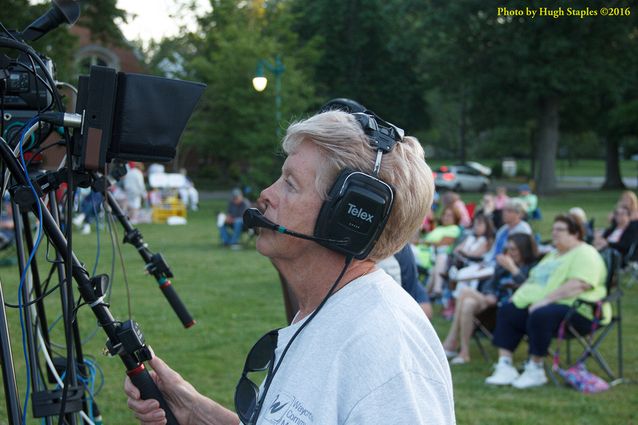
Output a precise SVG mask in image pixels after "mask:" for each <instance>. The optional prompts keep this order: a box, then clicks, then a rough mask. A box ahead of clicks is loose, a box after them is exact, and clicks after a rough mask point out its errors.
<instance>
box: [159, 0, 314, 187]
mask: <svg viewBox="0 0 638 425" xmlns="http://www.w3.org/2000/svg"><path fill="white" fill-rule="evenodd" d="M212 5H213V10H212V12H211V13H210V14H208V15H206V16H203V17H201V18H200V20H199V28H198V30H197V31H196V32H194V33H190V34H186V35H184V36H183V37H180V38H176V39H171V40H165V41H164V42H163V43H162V44H161V45H160V46H155V49H156V52H155V54H154V55H153V59H152V63H153V64H154V65H155V66H160V65H161V67H163V68H164V69H165V70H166V69H167V68H170V69H171V70H172V72H173V73H174V74H175V75H176V76H180V77H182V78H187V79H192V80H196V81H202V82H204V83H206V84H207V85H208V88H207V90H206V92H205V94H204V97H203V99H202V101H201V102H200V105H199V107H198V110H197V111H196V113H195V114H194V116H193V118H192V119H191V122H190V124H189V126H188V129H187V131H186V132H185V134H184V137H183V140H182V146H181V149H182V151H183V152H182V160H184V159H185V157H186V156H187V154H188V151H190V152H197V156H198V158H199V164H198V169H197V170H196V172H197V174H199V176H200V177H202V175H204V174H205V175H206V177H209V178H211V177H212V178H213V179H214V180H216V181H217V183H221V184H225V185H230V184H237V183H241V184H246V185H250V186H255V185H256V186H263V185H264V184H266V183H267V182H268V183H269V182H271V181H272V179H273V176H274V175H277V174H278V173H279V171H280V170H279V168H280V165H279V164H278V163H277V162H278V160H277V159H273V158H274V155H273V154H275V153H276V152H277V151H278V149H279V140H277V138H276V131H275V130H276V126H280V127H281V128H285V127H286V126H287V122H289V121H291V120H293V119H295V118H298V117H299V115H300V114H301V113H303V111H306V110H308V108H309V106H310V105H311V104H313V103H314V102H315V100H314V91H313V85H312V84H310V83H309V80H310V79H309V78H307V77H306V76H305V75H304V73H303V71H302V70H301V68H302V67H301V66H299V65H298V61H299V60H303V56H302V57H299V56H298V55H295V54H294V52H293V51H291V50H290V49H289V47H288V46H287V44H286V43H287V42H286V40H287V39H288V38H290V37H293V36H292V35H291V34H288V33H287V30H286V28H285V27H279V28H277V31H273V22H274V21H278V22H281V21H283V20H285V18H284V17H283V16H282V15H285V10H279V9H278V7H279V6H278V5H277V4H276V3H275V4H273V5H268V7H271V8H272V7H276V8H277V9H276V10H269V9H266V4H264V3H262V2H254V3H242V4H238V3H237V2H235V1H231V0H215V1H213V2H212ZM274 34H277V35H274ZM280 35H282V36H281V37H280ZM282 39H283V41H280V40H282ZM175 52H179V54H177V53H175ZM277 54H280V55H281V57H282V60H283V62H284V65H285V72H284V74H283V75H282V81H283V84H282V97H283V99H284V101H283V102H282V111H281V112H282V118H283V122H280V123H275V113H274V104H275V100H274V90H273V85H272V75H268V76H269V77H271V78H270V80H271V84H270V85H269V86H268V88H267V89H266V90H265V91H264V92H262V93H257V92H256V91H255V90H254V89H253V88H252V85H251V80H252V78H253V76H254V75H255V71H256V67H257V62H258V60H260V59H267V60H270V61H272V60H273V59H274V57H275V55H277Z"/></svg>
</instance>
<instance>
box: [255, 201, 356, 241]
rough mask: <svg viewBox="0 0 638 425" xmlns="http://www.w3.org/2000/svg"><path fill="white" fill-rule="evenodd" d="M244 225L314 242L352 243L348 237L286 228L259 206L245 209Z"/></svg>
mask: <svg viewBox="0 0 638 425" xmlns="http://www.w3.org/2000/svg"><path fill="white" fill-rule="evenodd" d="M244 225H245V226H246V227H250V228H251V229H255V228H257V227H263V228H264V229H270V230H273V231H275V232H278V233H283V234H284V235H289V236H293V237H295V238H300V239H306V240H309V241H314V242H324V243H325V242H327V243H331V244H335V245H347V244H348V243H350V240H349V239H348V238H345V239H326V238H318V237H315V236H310V235H304V234H303V233H297V232H293V231H292V230H288V229H286V228H285V227H284V226H281V225H279V224H277V223H273V222H272V221H270V220H268V219H267V218H266V217H264V215H263V214H262V213H261V211H259V210H258V209H257V208H248V209H247V210H246V211H244Z"/></svg>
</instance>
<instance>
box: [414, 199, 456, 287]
mask: <svg viewBox="0 0 638 425" xmlns="http://www.w3.org/2000/svg"><path fill="white" fill-rule="evenodd" d="M460 220H461V216H460V214H459V211H458V210H457V209H456V208H454V207H452V206H448V207H444V208H443V211H441V219H440V224H439V225H438V226H437V227H435V228H434V230H432V231H431V232H430V233H428V234H427V235H425V239H424V240H423V244H424V245H425V246H426V248H429V252H430V254H429V255H430V259H434V261H432V260H430V261H431V267H432V269H433V272H432V273H430V279H429V281H428V285H427V290H428V292H430V293H431V294H432V295H433V296H439V295H441V292H442V285H443V281H442V277H441V276H440V272H442V271H444V270H445V269H446V268H447V267H446V266H447V261H448V254H450V253H451V252H452V247H453V245H454V242H456V240H457V239H458V238H459V236H461V227H460V226H459V223H460Z"/></svg>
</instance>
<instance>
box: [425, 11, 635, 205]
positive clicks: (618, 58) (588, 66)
mask: <svg viewBox="0 0 638 425" xmlns="http://www.w3.org/2000/svg"><path fill="white" fill-rule="evenodd" d="M616 3H617V2H615V1H611V0H610V1H600V2H597V3H596V8H599V7H603V6H614V5H615V4H616ZM504 6H506V9H508V10H510V11H513V10H522V11H526V10H527V9H532V10H536V11H538V10H539V8H542V7H544V8H546V9H547V10H550V9H551V10H558V9H559V7H560V8H561V10H562V11H563V12H564V13H565V16H561V17H559V18H556V19H555V18H552V17H550V16H544V17H541V16H537V17H535V18H533V19H532V18H530V17H528V16H503V15H501V16H498V11H497V8H499V7H500V8H504ZM590 6H591V4H587V3H585V2H578V1H570V2H568V3H567V2H564V3H557V4H552V5H548V4H547V3H546V2H542V1H511V2H508V3H507V5H503V3H502V2H485V1H481V0H459V1H455V2H444V1H442V0H430V1H429V2H428V10H427V12H428V13H427V14H426V16H427V19H426V21H425V23H424V28H425V29H426V30H427V31H425V33H424V34H425V40H426V44H427V48H426V49H425V52H426V54H425V55H424V64H425V65H429V66H430V68H432V69H431V71H430V75H431V77H433V80H440V81H445V83H443V86H444V87H447V88H448V89H450V88H452V90H451V93H452V94H454V93H456V92H458V90H456V91H453V89H454V88H455V87H463V88H464V90H467V92H468V94H469V96H470V99H471V102H470V105H471V112H470V113H471V115H472V117H473V122H474V123H475V125H477V126H478V127H479V128H489V127H492V126H495V125H498V124H500V123H507V122H509V123H518V124H519V125H523V124H524V123H525V122H527V121H528V120H530V119H531V120H532V121H533V122H534V127H535V129H534V134H535V135H536V139H535V159H536V163H537V167H536V170H534V177H535V181H536V185H537V191H538V192H539V193H541V194H545V193H550V192H552V191H554V190H555V187H556V176H555V159H556V152H557V148H558V143H559V136H560V126H561V116H562V115H563V114H564V113H565V110H566V108H569V106H570V105H572V104H573V102H572V100H573V99H575V98H577V97H579V96H582V95H583V93H591V92H601V91H604V90H613V88H614V86H615V85H617V84H618V82H619V80H623V78H624V76H623V72H624V71H625V70H626V66H627V64H628V62H627V59H626V57H627V55H633V54H634V53H633V52H636V51H637V50H638V49H636V46H635V43H636V40H635V36H634V37H633V38H631V37H630V34H632V31H635V18H633V15H632V16H630V17H627V16H621V17H601V16H598V17H591V16H590V17H588V18H583V19H580V18H578V17H575V16H566V13H567V8H568V7H569V8H571V9H572V10H587V9H586V7H589V9H590V10H593V8H592V7H590ZM597 10H598V9H597Z"/></svg>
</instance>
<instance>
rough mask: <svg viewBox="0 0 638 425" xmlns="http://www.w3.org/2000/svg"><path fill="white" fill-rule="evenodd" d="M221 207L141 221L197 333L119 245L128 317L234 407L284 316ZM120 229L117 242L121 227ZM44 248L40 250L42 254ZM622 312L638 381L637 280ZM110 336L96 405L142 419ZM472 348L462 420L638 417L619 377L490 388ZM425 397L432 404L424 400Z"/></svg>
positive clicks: (564, 204) (96, 341)
mask: <svg viewBox="0 0 638 425" xmlns="http://www.w3.org/2000/svg"><path fill="white" fill-rule="evenodd" d="M617 197H618V193H615V192H576V193H563V194H561V195H559V196H554V197H551V198H543V199H541V207H542V209H543V213H544V220H543V221H541V222H534V223H533V226H534V228H535V230H536V231H538V232H540V233H541V235H542V236H543V237H547V236H548V235H549V233H548V231H549V226H550V224H551V218H552V217H553V216H554V215H555V214H556V213H558V212H561V211H564V210H566V209H567V208H569V207H571V206H575V205H579V206H581V207H583V208H584V209H585V210H586V211H588V212H589V213H590V214H591V215H592V216H593V217H595V218H596V222H597V223H598V224H600V225H602V224H603V223H604V219H605V217H606V214H607V212H608V211H609V210H610V209H611V207H612V206H613V204H614V202H615V200H616V199H617ZM221 208H223V206H221V205H220V204H219V203H212V202H209V203H204V204H203V206H202V209H201V210H200V211H198V212H196V213H191V214H190V215H189V217H188V220H189V222H188V225H186V226H166V225H140V226H139V229H140V230H141V232H142V234H143V235H144V239H145V241H146V242H147V243H148V244H149V247H150V249H151V250H152V251H154V252H162V253H163V254H164V256H165V257H166V259H167V261H168V262H169V264H170V265H171V267H172V270H173V272H174V274H175V277H174V278H173V279H172V281H173V284H174V285H175V288H176V289H177V291H178V293H179V294H180V296H181V298H182V299H183V301H184V303H185V304H186V305H187V306H188V308H189V310H190V311H191V313H192V314H193V316H194V317H195V318H196V319H197V325H195V326H194V327H192V328H191V329H184V328H183V327H182V326H181V323H180V322H179V320H178V319H177V317H176V316H175V314H174V313H173V312H172V310H171V309H170V307H169V305H168V304H167V302H166V301H165V299H164V298H163V295H162V293H161V292H160V290H159V289H158V288H157V284H156V283H155V282H154V279H152V278H151V277H150V276H147V275H145V274H144V268H143V263H142V260H141V258H140V257H139V255H138V254H137V253H136V252H135V250H134V249H133V247H132V246H130V245H124V246H122V253H123V256H124V261H125V265H126V274H127V276H128V283H129V292H130V302H131V307H132V313H133V318H134V319H135V320H137V321H138V322H139V323H140V324H141V326H142V329H143V331H144V335H145V337H146V340H147V342H148V343H149V344H150V345H151V346H152V347H153V348H154V350H155V352H156V353H157V354H158V355H159V356H161V357H163V358H164V359H165V360H166V361H167V362H168V363H169V365H172V366H173V367H174V368H175V369H176V370H177V371H178V372H180V373H181V374H182V375H183V376H184V377H185V378H186V379H187V380H189V381H190V382H192V383H193V384H194V385H195V387H196V388H198V389H199V390H200V391H201V392H202V393H204V394H206V395H209V396H211V397H212V398H214V399H216V400H217V401H219V402H220V403H222V404H224V405H226V406H228V407H231V408H232V397H233V391H234V386H235V384H236V382H237V379H238V377H239V374H240V372H241V368H242V366H243V362H244V358H245V355H246V353H247V352H248V350H249V349H250V347H251V346H252V344H253V343H254V342H255V341H256V340H257V339H258V338H259V337H260V336H261V335H262V334H263V333H265V332H266V331H268V330H270V329H272V328H275V327H279V326H283V325H284V324H285V313H284V308H283V302H282V297H281V288H280V285H279V281H278V278H277V275H276V273H275V271H274V269H273V267H272V266H271V265H270V263H269V261H268V260H267V259H265V258H263V257H261V256H260V255H258V254H257V253H256V252H255V251H254V248H252V247H250V244H249V246H248V247H247V249H244V250H242V251H229V250H226V249H222V248H221V247H219V243H218V235H217V231H216V229H215V224H214V223H215V217H214V212H215V211H217V210H219V209H221ZM118 233H119V237H118V239H120V240H121V237H122V235H121V233H122V232H121V229H119V228H118ZM74 241H75V248H76V252H77V253H78V257H79V258H80V259H81V260H82V261H84V262H85V263H86V264H87V267H88V268H89V270H91V269H92V268H93V262H94V258H95V251H96V238H95V232H94V233H93V234H91V235H90V236H80V235H78V236H76V237H75V238H74ZM41 251H42V252H41V254H42V255H43V254H44V250H41ZM101 253H102V255H101V258H100V264H99V266H98V273H109V272H110V268H111V260H112V258H113V254H112V252H111V247H110V241H108V239H107V238H106V235H105V233H102V243H101ZM115 257H116V259H117V256H115ZM44 261H45V260H44V259H43V258H42V259H41V262H40V268H41V270H42V274H45V262H44ZM116 269H117V270H118V271H117V272H116V274H115V277H114V280H113V296H112V298H111V310H112V312H113V315H114V316H115V317H116V318H117V319H120V320H124V319H126V318H127V317H128V308H127V289H126V286H125V284H124V280H123V274H122V272H121V268H120V266H119V260H117V265H116ZM0 278H2V284H3V285H2V288H3V290H4V294H5V297H6V299H7V301H9V302H15V300H16V292H17V286H18V278H17V272H16V270H15V269H14V268H7V267H4V268H0ZM58 306H59V297H58V294H57V292H56V293H54V294H53V295H51V296H50V297H49V298H48V299H47V316H48V317H47V319H48V320H49V322H52V321H53V319H54V318H55V317H57V314H58V313H57V312H58V311H59V307H58ZM623 308H624V310H623V312H624V328H623V331H624V344H625V375H626V376H627V377H628V378H629V379H631V380H633V381H634V382H635V381H636V380H638V352H637V351H636V350H635V349H634V347H636V346H637V344H638V325H637V323H638V285H636V286H634V287H632V288H629V289H628V290H627V291H626V294H625V297H624V304H623ZM437 309H438V308H437ZM437 313H438V311H437ZM8 319H9V322H10V327H11V336H12V341H13V342H12V348H13V355H14V358H15V364H16V368H17V370H18V379H17V381H18V386H19V388H20V391H21V393H22V395H21V398H22V399H24V390H25V385H24V382H25V378H24V373H25V372H24V364H23V363H24V361H23V360H22V344H21V341H20V327H19V322H18V318H17V314H16V312H15V310H9V311H8ZM78 323H79V324H80V327H81V330H82V334H83V335H84V336H87V335H89V334H90V333H91V332H92V331H93V330H94V329H95V321H94V319H93V316H92V313H91V312H90V311H88V309H87V308H86V307H83V308H82V309H80V311H79V314H78ZM433 323H434V326H435V328H436V329H437V332H438V333H439V335H440V336H441V337H444V336H445V334H446V332H447V329H448V326H449V323H448V322H446V321H444V320H443V319H441V318H440V315H438V314H437V317H436V318H435V319H434V321H433ZM613 337H614V335H611V336H610V337H608V338H607V340H606V342H605V344H604V345H603V351H604V352H607V353H608V354H611V353H612V351H613V344H612V342H613ZM52 339H53V340H54V341H56V342H61V341H62V333H61V329H60V326H59V325H58V326H57V327H56V328H54V330H53V332H52ZM105 339H106V337H105V335H104V333H103V332H102V331H101V330H100V329H98V330H97V333H96V335H95V337H94V338H92V339H91V340H90V341H89V342H87V343H86V344H85V345H84V347H83V349H84V352H85V354H86V355H87V356H91V357H94V358H95V359H96V360H97V362H98V363H99V365H100V366H101V368H102V369H103V370H104V374H105V376H106V378H105V383H104V387H103V389H102V391H101V392H100V394H99V395H98V402H99V405H100V409H101V410H102V413H103V417H104V420H105V423H110V424H132V423H135V421H134V419H133V417H132V415H131V414H130V412H129V411H128V409H127V407H126V401H125V396H124V393H123V391H122V385H123V379H124V370H125V369H124V367H123V365H122V363H121V361H120V360H119V359H118V358H110V357H105V356H103V355H102V354H101V353H102V348H103V346H104V341H105ZM490 351H491V352H492V353H494V351H493V350H490ZM472 355H473V361H472V362H471V363H470V364H468V365H464V366H460V367H455V368H454V369H453V371H452V372H453V379H454V391H455V400H456V414H457V420H458V423H459V424H513V423H515V424H538V423H563V424H572V423H579V424H581V423H582V424H596V425H602V424H632V423H638V415H637V414H636V413H635V406H636V403H637V402H638V391H636V388H635V385H634V384H624V385H620V386H617V387H614V388H613V389H612V390H610V391H608V392H606V393H603V394H599V395H594V396H584V395H582V394H580V393H578V392H576V391H573V390H570V389H566V388H555V387H552V386H551V385H550V386H546V387H543V388H538V389H534V390H529V391H514V390H513V389H511V388H488V387H486V386H485V385H484V384H483V379H484V378H485V377H486V376H488V375H489V374H490V372H491V365H490V364H489V363H487V362H485V361H483V360H482V358H481V357H480V354H479V353H478V350H477V348H476V347H475V346H473V352H472ZM524 357H525V347H523V346H522V347H520V348H519V350H518V352H517V353H516V360H517V361H523V360H524ZM612 358H613V357H612ZM593 370H596V368H595V367H594V368H593ZM326 372H327V373H329V371H326ZM0 394H2V390H0ZM423 402H424V403H427V400H424V401H423ZM5 418H6V407H5V405H4V403H0V424H5V423H7V421H6V419H5ZM37 423H40V422H39V421H38V420H34V419H31V420H30V421H29V424H37Z"/></svg>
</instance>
